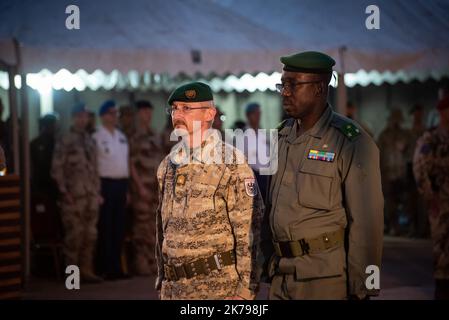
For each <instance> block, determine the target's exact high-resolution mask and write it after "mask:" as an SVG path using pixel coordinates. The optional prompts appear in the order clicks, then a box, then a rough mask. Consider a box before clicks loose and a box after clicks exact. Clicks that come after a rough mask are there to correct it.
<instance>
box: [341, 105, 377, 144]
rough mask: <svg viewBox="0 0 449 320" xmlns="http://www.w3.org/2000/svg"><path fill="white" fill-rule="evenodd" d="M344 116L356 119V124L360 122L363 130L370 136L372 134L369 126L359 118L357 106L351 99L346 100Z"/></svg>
mask: <svg viewBox="0 0 449 320" xmlns="http://www.w3.org/2000/svg"><path fill="white" fill-rule="evenodd" d="M346 116H347V117H348V118H349V119H352V120H354V121H356V122H357V123H358V124H360V126H361V127H362V128H363V130H365V131H366V132H367V133H368V134H369V135H370V136H371V137H372V136H373V132H372V131H371V129H370V128H369V126H368V125H367V124H366V123H365V122H363V121H362V120H360V119H359V115H358V108H357V106H356V105H355V104H354V103H353V102H352V101H348V102H347V103H346Z"/></svg>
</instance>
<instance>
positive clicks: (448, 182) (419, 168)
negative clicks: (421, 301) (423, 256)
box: [413, 128, 449, 279]
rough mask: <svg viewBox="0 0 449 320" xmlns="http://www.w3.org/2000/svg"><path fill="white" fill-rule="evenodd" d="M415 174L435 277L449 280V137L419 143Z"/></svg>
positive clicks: (435, 134)
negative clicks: (423, 201)
mask: <svg viewBox="0 0 449 320" xmlns="http://www.w3.org/2000/svg"><path fill="white" fill-rule="evenodd" d="M413 171H414V174H415V179H416V182H417V184H418V189H419V191H420V192H421V193H422V194H423V195H424V197H425V198H426V199H427V201H428V214H429V222H430V228H431V234H432V240H433V256H434V276H435V278H437V279H449V133H448V132H444V130H443V129H442V128H436V129H432V130H429V131H426V132H425V133H424V135H423V136H422V137H421V138H420V139H419V140H418V142H417V145H416V150H415V155H414V159H413Z"/></svg>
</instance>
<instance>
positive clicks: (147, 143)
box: [130, 101, 162, 275]
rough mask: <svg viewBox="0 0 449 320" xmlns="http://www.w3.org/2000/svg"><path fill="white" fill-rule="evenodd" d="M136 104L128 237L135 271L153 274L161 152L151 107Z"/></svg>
mask: <svg viewBox="0 0 449 320" xmlns="http://www.w3.org/2000/svg"><path fill="white" fill-rule="evenodd" d="M136 107H137V110H138V111H137V124H136V130H135V132H134V134H133V135H132V137H131V139H130V158H131V161H130V164H131V176H132V184H131V203H132V206H133V221H132V240H133V246H134V252H135V258H136V261H135V270H136V273H137V274H139V275H149V274H155V273H156V262H155V260H154V245H155V243H156V238H155V233H156V209H157V201H158V196H157V192H156V190H157V178H156V171H157V168H158V165H159V163H160V162H161V160H162V155H161V148H160V142H159V139H158V135H156V134H155V133H154V132H153V131H152V130H151V128H150V123H151V117H152V111H153V106H152V105H151V103H150V102H149V101H138V102H137V103H136Z"/></svg>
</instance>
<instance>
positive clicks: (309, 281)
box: [264, 52, 383, 299]
mask: <svg viewBox="0 0 449 320" xmlns="http://www.w3.org/2000/svg"><path fill="white" fill-rule="evenodd" d="M281 62H282V63H283V64H284V69H283V73H282V79H281V81H282V83H281V84H278V85H277V89H278V91H279V92H280V93H281V95H282V100H283V107H284V110H285V112H286V113H287V115H288V116H289V117H290V118H289V119H287V120H285V121H284V122H283V123H282V124H281V125H280V127H279V141H278V170H277V172H276V174H274V175H273V176H272V177H271V183H270V187H269V197H268V205H267V207H268V208H267V209H268V212H269V221H270V229H271V235H272V241H273V249H274V255H273V256H272V258H271V260H270V262H269V263H268V271H269V272H268V275H269V277H271V279H272V280H271V288H270V293H269V298H270V299H348V298H350V299H351V298H354V299H364V298H366V297H368V296H371V295H376V294H377V293H378V290H377V289H376V288H372V287H371V286H369V288H368V287H367V286H366V285H365V283H366V278H367V276H368V275H369V274H367V273H366V268H367V267H368V266H370V265H374V266H377V267H379V268H380V263H381V254H382V233H383V196H382V188H381V179H380V168H379V151H378V149H377V147H376V144H375V143H374V141H373V139H372V138H371V137H370V136H369V135H368V134H367V133H366V132H365V131H364V130H363V129H361V128H360V127H359V125H357V124H356V123H354V122H353V121H352V120H350V119H348V118H346V117H344V116H341V115H339V114H337V113H335V112H334V111H332V108H331V106H330V105H329V104H328V102H327V97H328V84H329V81H330V79H331V75H332V67H333V66H334V64H335V61H334V60H333V59H332V58H331V57H329V56H327V55H325V54H323V53H319V52H303V53H299V54H295V55H292V56H286V57H282V58H281ZM264 238H265V236H264Z"/></svg>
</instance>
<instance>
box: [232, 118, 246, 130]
mask: <svg viewBox="0 0 449 320" xmlns="http://www.w3.org/2000/svg"><path fill="white" fill-rule="evenodd" d="M245 127H246V123H245V121H242V120H236V121H235V122H234V125H233V126H232V129H233V130H236V129H241V130H245Z"/></svg>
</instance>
